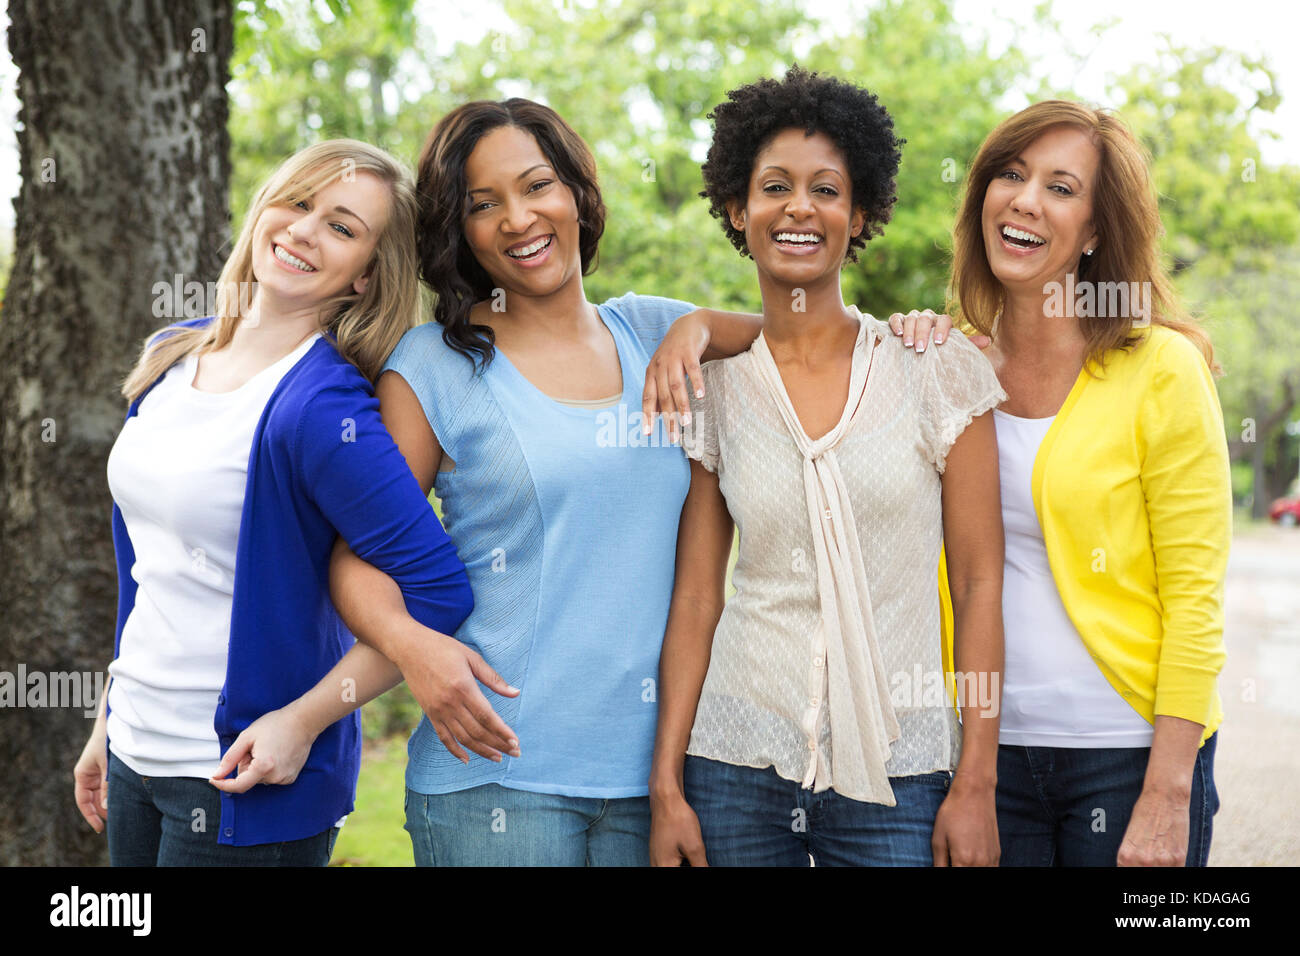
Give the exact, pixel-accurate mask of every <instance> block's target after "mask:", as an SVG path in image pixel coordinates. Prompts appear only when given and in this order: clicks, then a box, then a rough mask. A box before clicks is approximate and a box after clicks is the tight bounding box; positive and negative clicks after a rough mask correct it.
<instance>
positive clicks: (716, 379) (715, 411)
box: [682, 359, 726, 474]
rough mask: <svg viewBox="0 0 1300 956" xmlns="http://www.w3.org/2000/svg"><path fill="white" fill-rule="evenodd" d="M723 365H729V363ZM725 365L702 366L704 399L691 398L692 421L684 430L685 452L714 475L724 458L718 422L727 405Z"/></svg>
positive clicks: (705, 364) (692, 396) (712, 363)
mask: <svg viewBox="0 0 1300 956" xmlns="http://www.w3.org/2000/svg"><path fill="white" fill-rule="evenodd" d="M722 361H726V360H725V359H724V360H722ZM722 361H718V362H705V363H704V364H703V365H702V366H700V374H701V375H703V376H704V397H703V398H696V397H695V396H694V395H691V421H690V424H688V425H683V426H682V450H683V451H685V452H686V456H687V457H688V458H692V459H694V460H695V461H698V462H699V463H700V464H701V465H703V466H704V467H705V468H706V469H708V470H709V471H711V472H713V473H714V474H716V473H717V471H718V465H719V463H720V460H721V456H720V455H719V451H718V418H719V415H720V413H721V411H722V403H723V402H724V401H726V398H725V394H724V392H725V388H724V384H723V383H724V381H725V375H724V370H723V367H722Z"/></svg>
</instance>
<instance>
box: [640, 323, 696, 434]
mask: <svg viewBox="0 0 1300 956" xmlns="http://www.w3.org/2000/svg"><path fill="white" fill-rule="evenodd" d="M709 338H710V333H709V325H708V323H707V322H706V321H705V320H704V319H703V318H702V317H701V315H700V313H698V312H691V313H688V314H686V315H685V316H683V317H682V318H680V319H678V320H677V321H676V322H674V323H673V324H672V325H671V326H669V328H668V333H667V334H666V335H665V336H664V340H663V342H661V343H660V345H659V348H657V349H656V350H655V354H654V355H652V356H650V364H649V365H647V366H646V370H645V390H644V391H643V392H642V393H641V422H642V426H641V432H642V434H645V435H648V434H650V431H651V430H652V429H653V428H654V418H655V415H656V414H660V415H663V416H664V423H665V425H666V427H667V429H668V440H669V441H671V442H676V441H677V440H678V439H679V437H680V435H681V428H680V427H679V424H678V423H679V422H680V423H681V425H689V424H690V423H691V400H690V394H689V393H688V392H687V387H688V385H689V388H690V392H693V393H694V394H695V397H696V398H703V397H704V376H703V375H702V374H701V373H700V357H701V356H702V355H704V351H705V349H707V348H708V347H709Z"/></svg>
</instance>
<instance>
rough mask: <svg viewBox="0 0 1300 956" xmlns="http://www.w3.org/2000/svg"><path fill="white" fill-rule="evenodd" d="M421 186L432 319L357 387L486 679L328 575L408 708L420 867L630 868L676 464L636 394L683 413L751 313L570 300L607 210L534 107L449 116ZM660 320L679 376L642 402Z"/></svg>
mask: <svg viewBox="0 0 1300 956" xmlns="http://www.w3.org/2000/svg"><path fill="white" fill-rule="evenodd" d="M418 178H419V193H420V196H421V202H422V205H421V222H420V257H421V271H422V275H423V278H424V279H425V281H426V282H428V283H429V284H430V285H431V286H432V287H433V289H434V291H435V292H436V293H437V305H436V309H435V318H436V319H437V322H436V323H434V324H430V325H426V326H421V327H419V328H417V329H414V330H412V331H411V332H410V333H409V334H408V335H407V336H406V337H405V338H404V339H403V340H402V342H401V344H400V345H399V346H398V348H397V349H396V351H395V352H394V353H393V356H392V358H391V359H390V361H389V362H388V365H387V366H386V372H385V374H384V375H383V376H382V377H381V379H380V381H379V384H378V388H377V392H378V395H379V398H380V401H381V406H382V410H383V415H384V421H385V424H386V425H387V426H388V427H389V429H390V431H391V432H392V433H393V437H394V438H395V439H396V441H397V443H398V445H399V447H400V448H401V449H402V452H403V454H404V455H405V456H406V459H407V463H408V464H409V465H410V466H411V469H412V471H413V472H414V474H415V476H416V478H417V480H418V481H419V482H420V484H421V486H422V487H423V488H425V489H426V490H428V489H430V488H433V489H434V490H435V491H436V492H437V494H438V496H439V498H440V499H441V500H442V506H443V518H444V522H445V525H446V528H447V531H448V533H449V534H450V536H451V538H452V540H453V541H455V542H456V544H457V547H458V550H459V553H460V556H461V558H462V560H464V562H465V564H466V567H467V569H468V571H469V575H470V582H471V585H472V587H473V589H474V595H475V611H474V613H473V614H472V615H471V617H470V619H469V620H468V621H467V622H466V623H465V624H464V625H463V626H462V627H461V628H460V630H458V631H457V633H456V637H457V638H458V639H459V640H461V641H463V642H464V643H465V644H467V645H468V646H469V647H470V649H471V650H472V651H475V652H477V653H478V654H481V656H482V666H473V665H472V664H469V665H467V664H465V663H463V662H462V663H461V664H460V666H458V667H456V668H453V669H450V670H448V669H441V670H440V669H439V668H438V667H436V666H435V665H434V664H432V663H430V662H429V661H428V660H427V659H426V657H425V655H424V643H423V642H422V641H421V640H419V638H418V637H417V636H415V635H414V633H413V632H411V631H409V630H408V629H407V627H406V625H405V624H404V623H403V622H404V621H405V620H406V617H405V612H404V610H403V607H402V601H401V597H400V594H399V593H398V592H397V590H396V589H395V587H394V586H393V585H392V582H391V581H390V580H389V579H388V577H387V576H386V575H384V574H382V573H380V572H378V571H376V570H375V569H374V568H372V567H370V566H369V565H367V564H365V563H364V562H362V561H360V560H359V559H357V558H355V557H353V556H352V555H351V554H350V553H349V552H347V550H346V549H345V548H339V549H338V550H337V551H336V563H335V567H334V574H333V595H334V598H335V601H336V603H337V605H338V607H339V610H340V613H341V614H342V616H343V618H344V620H345V621H346V622H347V623H348V625H349V627H351V628H352V630H353V631H354V632H355V633H356V634H357V635H358V636H359V637H360V639H361V640H363V641H365V642H368V643H371V644H372V645H374V646H375V647H377V648H379V649H380V650H382V651H383V652H384V653H385V654H386V655H388V656H389V657H390V658H391V659H392V660H394V661H395V662H396V663H398V665H399V666H400V667H401V668H402V671H403V673H404V674H405V676H406V679H407V682H408V684H409V685H410V686H411V688H412V690H413V692H414V694H415V696H416V698H417V700H418V701H419V703H420V705H421V707H422V709H423V710H424V712H425V714H426V717H425V719H424V720H422V722H421V724H420V726H419V728H418V729H417V730H416V732H415V734H414V735H413V736H412V738H411V743H410V747H409V757H410V760H409V764H408V768H407V776H406V784H407V794H406V814H407V823H406V826H407V829H408V831H409V832H410V834H411V839H412V844H413V848H414V852H415V859H416V863H417V864H420V865H440V866H442V865H511V864H513V865H527V864H540V865H588V864H590V865H644V864H646V863H647V862H648V851H647V840H648V834H649V824H650V813H649V803H648V798H647V794H648V780H649V772H650V758H651V751H652V746H653V740H654V727H655V721H656V717H657V696H658V695H657V688H656V681H657V678H658V661H659V650H660V645H661V643H662V639H663V633H664V627H665V624H666V621H667V614H668V604H669V600H670V597H671V593H672V583H673V574H674V554H675V548H676V541H677V533H678V518H679V515H680V513H681V507H682V503H683V501H684V500H685V495H686V491H687V486H688V483H689V468H688V466H687V464H686V462H685V459H684V457H683V455H682V453H681V450H680V448H678V447H677V446H676V445H675V444H674V443H673V441H672V437H673V434H672V432H675V422H672V421H670V422H668V427H665V423H663V422H660V423H657V424H656V425H655V426H654V427H653V428H650V429H647V428H646V424H647V417H646V416H645V415H643V413H642V407H641V403H642V402H643V401H644V402H645V403H646V404H650V405H651V406H652V407H659V405H660V403H663V402H671V403H675V406H676V407H678V408H683V409H684V408H686V407H687V401H686V397H685V392H684V380H683V378H682V375H681V370H682V366H683V365H685V366H687V367H690V368H692V369H694V367H695V365H696V364H697V361H698V360H699V359H701V358H703V359H706V360H707V359H712V358H719V357H722V356H725V355H730V354H734V353H735V352H737V351H740V350H741V349H743V348H745V347H747V346H748V345H749V342H750V341H752V339H753V338H754V336H755V335H756V334H757V332H758V329H759V324H758V323H759V320H758V317H757V316H741V315H728V314H725V313H714V312H698V313H696V312H693V311H692V309H693V307H692V306H690V305H689V304H687V303H685V302H679V301H675V300H671V299H660V298H655V297H650V296H638V295H632V294H629V295H625V296H622V297H620V298H617V299H612V300H610V301H609V302H606V303H604V304H603V305H600V306H596V305H593V304H592V303H590V302H588V301H587V299H586V295H585V292H584V289H583V276H584V275H585V274H587V273H588V272H589V271H590V270H591V268H592V266H593V265H594V263H595V261H596V252H597V243H598V241H599V239H600V236H601V233H602V231H603V229H604V219H605V210H604V206H603V203H602V202H601V198H600V190H599V186H598V185H597V181H596V172H595V163H594V160H593V159H592V156H591V153H590V151H589V150H588V149H587V147H586V145H585V144H584V143H583V142H582V140H581V139H580V138H579V137H578V136H577V134H576V133H574V131H573V130H572V129H570V128H569V126H568V125H567V124H566V123H565V122H564V121H563V120H562V119H561V118H560V117H559V116H557V115H556V114H555V113H554V112H553V111H552V110H550V109H548V108H547V107H544V106H541V105H539V104H536V103H532V102H529V101H527V100H521V99H512V100H507V101H505V102H502V103H491V102H477V103H469V104H467V105H465V106H462V107H460V108H459V109H457V110H454V111H453V112H452V113H450V114H449V115H448V116H447V117H445V118H444V119H443V120H442V121H441V122H440V123H439V124H438V125H437V127H436V128H435V129H434V131H433V133H432V135H431V136H430V139H429V142H428V144H427V145H426V147H425V150H424V153H423V155H422V157H421V161H420V169H419V177H418ZM676 320H680V321H676ZM675 321H676V324H674V322H675ZM670 325H672V326H673V332H672V333H671V336H672V338H674V339H675V340H676V341H677V342H678V343H679V346H680V347H679V348H678V349H676V354H681V355H684V356H686V361H685V362H684V363H679V364H678V365H677V367H676V369H675V371H670V367H671V365H672V363H671V362H669V363H665V364H663V365H661V366H660V367H659V368H658V369H657V371H656V372H654V373H652V374H651V376H650V378H651V379H652V380H657V381H662V382H663V387H662V388H661V389H655V388H651V387H649V386H647V387H646V389H645V391H644V392H643V383H644V382H646V380H647V374H646V373H647V368H648V367H651V366H652V364H653V363H652V359H651V356H652V355H654V354H655V352H656V349H659V348H660V347H661V343H664V341H665V337H666V335H668V330H669V327H670ZM665 348H666V350H667V352H669V353H673V352H674V349H673V348H669V347H668V346H665ZM664 393H669V394H670V395H672V396H673V397H672V398H671V399H668V398H665V395H664ZM480 681H481V682H482V683H483V684H484V685H485V686H486V687H487V688H488V692H487V694H486V696H485V695H484V694H483V693H482V692H480V690H479V688H478V683H479V682H480ZM471 752H472V754H474V755H476V756H471V755H470V753H471Z"/></svg>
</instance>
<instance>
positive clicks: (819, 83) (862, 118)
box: [700, 64, 906, 262]
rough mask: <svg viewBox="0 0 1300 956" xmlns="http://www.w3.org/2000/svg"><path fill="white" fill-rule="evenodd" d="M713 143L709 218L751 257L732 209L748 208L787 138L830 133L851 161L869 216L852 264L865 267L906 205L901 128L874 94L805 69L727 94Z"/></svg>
mask: <svg viewBox="0 0 1300 956" xmlns="http://www.w3.org/2000/svg"><path fill="white" fill-rule="evenodd" d="M709 119H711V120H713V143H712V144H711V145H710V146H709V155H708V157H707V158H706V159H705V161H704V166H703V172H704V190H703V191H702V192H701V193H700V195H701V196H703V197H704V198H705V199H707V200H708V201H709V213H710V214H711V215H713V216H715V217H717V218H718V219H720V220H721V221H722V229H723V231H724V232H725V233H726V234H727V238H728V239H730V240H731V244H732V245H734V246H735V247H736V248H737V249H739V250H740V251H741V253H742V254H744V255H746V256H748V255H749V249H748V247H747V246H746V244H745V234H744V232H742V231H741V230H739V229H736V228H735V227H734V226H732V224H731V218H730V216H728V215H727V203H728V202H731V201H737V202H741V203H743V202H744V201H745V198H746V197H747V196H748V195H749V178H750V176H751V175H752V174H753V171H754V160H755V159H756V157H757V156H758V154H759V151H760V150H762V149H763V147H765V146H766V145H767V144H768V143H769V142H771V140H772V138H773V137H774V136H776V135H777V134H778V133H780V132H781V131H783V130H787V129H791V128H795V129H802V130H804V131H805V132H806V133H807V134H808V135H810V136H811V135H812V134H813V133H823V134H825V135H826V136H828V137H829V138H830V140H831V141H832V142H833V143H835V145H836V146H838V147H839V148H840V150H841V152H843V154H844V161H845V164H846V165H847V166H848V170H849V177H850V179H851V180H852V183H853V205H854V206H855V207H857V208H860V209H862V211H863V212H864V213H865V214H866V225H865V226H864V227H863V229H862V231H861V232H860V233H858V235H856V236H853V237H851V238H850V239H849V245H848V248H847V249H846V250H845V254H844V257H845V259H846V260H848V261H850V262H856V261H857V259H858V253H857V250H858V249H861V248H862V247H863V246H865V245H866V243H867V240H868V239H870V238H871V237H872V236H878V235H880V234H881V232H882V231H883V229H882V227H883V226H884V224H885V223H887V222H889V219H890V217H891V216H892V215H893V206H894V203H895V202H897V201H898V196H897V195H896V193H897V184H896V183H895V181H894V177H895V176H896V175H897V174H898V164H899V160H900V159H901V158H902V153H901V151H900V147H902V145H903V144H904V143H905V142H906V140H903V139H899V138H898V137H896V136H895V135H894V121H893V119H892V118H891V117H890V115H889V112H888V111H887V110H886V109H885V108H884V107H883V106H881V105H880V103H879V102H878V101H877V99H876V97H875V95H874V94H872V93H869V92H867V91H866V90H864V89H862V88H861V87H858V86H853V85H851V84H849V83H845V82H843V81H841V80H837V79H835V78H834V77H829V76H821V75H819V74H817V73H809V72H808V71H807V70H805V69H803V68H802V67H800V66H799V65H798V64H795V65H794V66H792V67H790V69H789V71H788V72H787V73H786V74H785V78H784V79H783V80H780V81H777V80H773V79H762V80H758V81H756V82H754V83H750V84H748V85H746V86H742V87H740V88H738V89H734V90H732V91H731V92H730V93H728V94H727V101H726V102H725V103H719V104H718V105H717V106H716V107H714V109H713V112H711V113H710V114H709Z"/></svg>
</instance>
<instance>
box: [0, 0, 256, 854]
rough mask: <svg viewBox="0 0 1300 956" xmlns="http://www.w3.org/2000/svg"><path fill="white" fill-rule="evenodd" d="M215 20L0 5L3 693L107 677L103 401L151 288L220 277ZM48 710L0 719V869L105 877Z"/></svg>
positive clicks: (114, 405)
mask: <svg viewBox="0 0 1300 956" xmlns="http://www.w3.org/2000/svg"><path fill="white" fill-rule="evenodd" d="M232 8H233V2H232V0H107V2H101V3H96V4H91V5H88V4H85V3H83V2H78V0H10V3H9V17H10V21H11V26H10V28H9V38H8V39H9V48H10V51H11V53H12V55H13V59H14V62H15V63H16V64H17V66H18V68H19V70H20V74H19V80H18V90H19V97H20V100H21V103H22V109H21V112H20V113H19V133H18V142H19V152H20V163H21V174H22V190H21V193H20V194H19V197H18V199H17V200H16V202H15V209H16V237H15V239H16V242H15V257H14V267H13V272H12V275H11V277H10V281H9V287H8V294H7V299H6V301H5V303H4V309H3V312H2V313H0V409H2V412H0V672H7V673H9V674H11V675H13V676H14V677H16V676H17V671H18V669H19V668H20V667H23V668H25V670H26V672H27V674H28V675H31V674H33V673H43V674H47V675H48V674H51V673H60V672H61V673H67V672H72V671H76V672H86V671H88V672H102V671H104V669H105V667H106V666H107V664H108V662H109V661H110V660H111V658H112V653H113V633H114V623H115V615H116V594H117V582H116V572H115V563H114V558H113V550H112V540H111V534H110V526H109V516H110V508H111V500H110V498H109V493H108V487H107V483H106V481H105V462H106V460H107V457H108V452H109V449H110V447H111V446H112V443H113V440H114V438H115V436H116V434H117V432H118V430H119V429H120V427H121V424H122V419H123V416H124V413H125V406H124V403H123V401H122V399H121V396H120V394H119V392H118V389H119V387H120V383H121V381H122V379H123V377H124V376H125V374H126V372H127V371H128V370H129V368H130V366H131V365H132V363H133V361H134V359H135V357H136V355H137V353H138V351H139V348H140V344H141V342H142V341H143V339H144V336H145V335H147V334H148V333H149V332H150V331H151V330H152V329H154V328H157V327H158V326H160V325H162V324H165V323H166V322H167V321H168V318H167V317H161V318H160V317H158V316H156V315H155V314H154V307H153V306H154V300H155V298H156V292H155V290H154V286H155V283H158V282H168V283H171V282H173V281H174V277H175V276H176V275H177V274H180V275H182V276H184V278H185V280H186V281H191V280H192V281H199V282H207V281H211V280H215V279H216V277H217V274H218V271H219V269H220V265H221V251H222V247H223V245H224V243H225V242H226V241H227V237H228V230H229V216H228V212H227V192H226V190H227V182H228V180H229V174H230V160H229V136H228V134H227V131H226V119H227V111H228V107H227V99H226V90H225V87H226V82H227V80H228V70H229V60H230V54H231V48H232V44H233V30H232V16H233V9H232ZM196 31H201V32H196ZM17 692H18V694H19V695H20V696H21V695H23V693H24V688H22V687H19V688H17ZM28 700H29V699H28ZM54 703H57V701H47V703H46V706H37V707H17V706H4V707H0V766H3V767H4V768H5V773H4V775H3V780H2V781H0V865H5V866H11V865H15V864H41V865H50V864H87V863H97V862H103V861H104V860H105V859H106V852H105V841H104V839H103V837H101V836H96V835H95V834H94V833H93V832H92V831H91V830H90V828H89V827H88V826H87V825H86V823H85V822H84V821H83V820H82V819H81V816H80V814H79V813H78V812H77V810H76V807H75V806H74V804H73V800H72V767H73V764H74V763H75V761H76V758H77V756H78V755H79V754H80V752H81V749H82V747H83V745H84V744H85V741H86V735H87V734H88V733H89V731H90V727H91V723H90V721H89V720H88V719H86V717H84V716H83V704H84V702H83V701H73V703H74V706H51V704H54Z"/></svg>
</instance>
